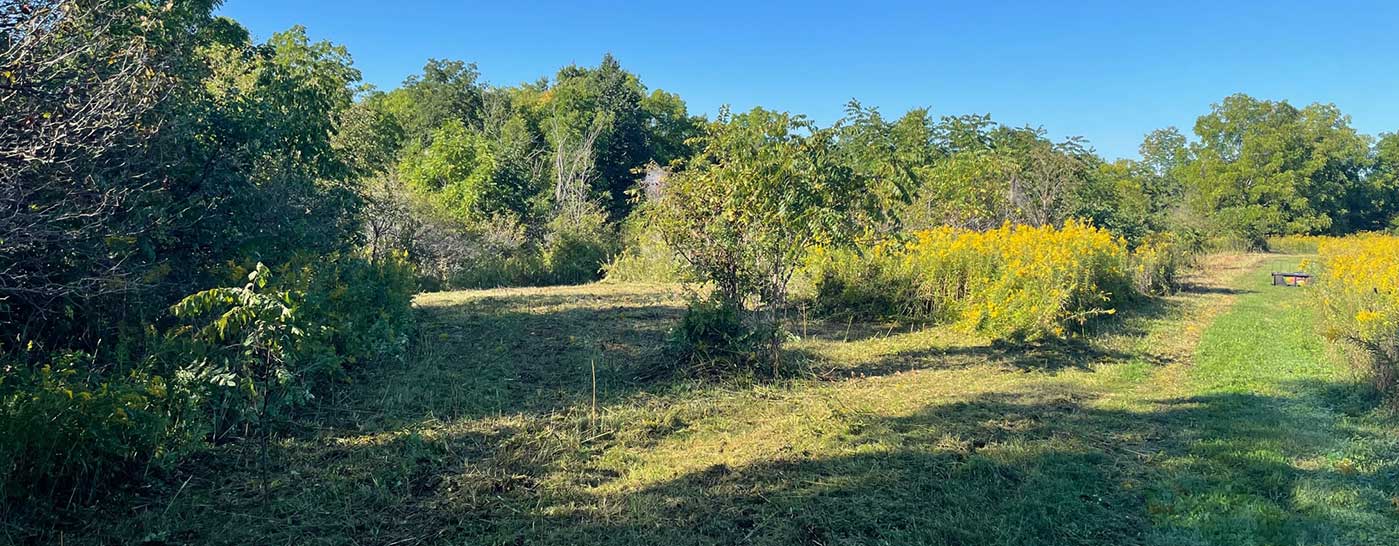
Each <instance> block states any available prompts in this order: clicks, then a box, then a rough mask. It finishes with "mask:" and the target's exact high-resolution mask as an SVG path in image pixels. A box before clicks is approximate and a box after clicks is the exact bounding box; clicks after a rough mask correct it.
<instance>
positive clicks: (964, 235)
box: [806, 221, 1133, 339]
mask: <svg viewBox="0 0 1399 546" xmlns="http://www.w3.org/2000/svg"><path fill="white" fill-rule="evenodd" d="M1128 265H1129V257H1128V252H1127V245H1126V242H1125V241H1123V240H1122V239H1120V238H1116V237H1113V236H1112V235H1111V234H1109V233H1108V232H1107V231H1106V230H1102V229H1099V228H1095V227H1091V226H1088V225H1086V224H1082V223H1078V222H1074V221H1070V222H1068V223H1066V224H1065V225H1064V227H1063V228H1062V229H1056V228H1052V227H1029V226H1014V225H1009V224H1007V225H1004V226H1002V227H1001V228H999V229H994V230H990V231H985V232H975V231H968V230H959V229H954V228H938V229H933V230H927V231H921V232H918V233H916V234H914V236H913V238H912V239H911V240H909V241H907V242H902V243H900V242H897V241H890V242H885V243H882V244H879V245H875V246H873V247H870V248H866V249H864V250H860V251H836V252H820V253H817V255H816V256H815V257H814V259H812V260H811V261H810V262H809V264H808V272H807V273H806V275H807V276H809V277H810V278H811V279H812V284H813V288H814V291H815V294H814V297H815V300H816V301H815V303H816V305H817V307H818V308H819V309H823V310H825V311H827V312H832V311H852V312H857V313H862V314H876V315H884V316H901V317H908V318H916V319H921V320H935V321H944V322H955V323H957V324H959V325H960V326H962V327H964V328H966V329H968V330H973V331H977V332H981V333H984V334H987V335H989V336H992V337H994V338H998V339H1037V338H1043V337H1049V336H1062V335H1063V334H1064V333H1065V330H1066V328H1068V327H1070V326H1072V325H1073V324H1082V323H1084V322H1086V321H1087V320H1088V319H1089V318H1091V317H1094V316H1098V315H1106V314H1112V313H1113V312H1115V310H1114V308H1113V304H1114V303H1115V302H1116V301H1118V300H1120V299H1122V298H1123V297H1128V296H1131V295H1132V294H1133V290H1132V284H1131V282H1130V279H1129V278H1128V275H1127V271H1128Z"/></svg>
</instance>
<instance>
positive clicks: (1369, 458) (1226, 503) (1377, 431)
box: [1148, 258, 1399, 545]
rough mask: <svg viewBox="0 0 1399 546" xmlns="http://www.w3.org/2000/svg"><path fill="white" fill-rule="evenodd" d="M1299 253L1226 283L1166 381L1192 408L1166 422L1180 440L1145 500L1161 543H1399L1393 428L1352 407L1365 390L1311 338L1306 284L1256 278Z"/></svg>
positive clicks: (1313, 324) (1314, 332)
mask: <svg viewBox="0 0 1399 546" xmlns="http://www.w3.org/2000/svg"><path fill="white" fill-rule="evenodd" d="M1296 262H1297V260H1296V259H1286V258H1281V259H1273V260H1269V261H1267V262H1264V263H1263V264H1262V265H1261V266H1260V267H1258V268H1257V271H1255V272H1254V273H1253V274H1250V275H1247V276H1244V277H1240V278H1239V279H1238V280H1237V281H1236V282H1234V283H1233V287H1232V288H1234V289H1235V290H1237V291H1238V292H1239V295H1238V297H1237V299H1236V301H1235V302H1234V303H1233V305H1232V307H1231V308H1230V310H1229V311H1228V312H1227V313H1225V314H1223V315H1222V316H1220V317H1218V318H1217V319H1215V320H1214V321H1213V323H1212V324H1210V326H1209V327H1208V329H1206V330H1205V331H1204V333H1203V336H1202V337H1201V339H1200V341H1199V345H1198V347H1197V349H1196V351H1195V356H1194V359H1193V360H1194V361H1193V364H1192V366H1191V368H1190V370H1189V373H1188V374H1187V376H1186V378H1185V379H1186V381H1184V382H1183V384H1177V385H1162V386H1163V387H1167V388H1171V387H1174V388H1173V389H1172V390H1175V391H1177V392H1179V391H1181V390H1184V391H1185V392H1188V393H1189V396H1188V397H1185V398H1174V399H1170V400H1166V401H1165V402H1164V404H1166V405H1167V406H1179V407H1195V408H1198V409H1199V411H1198V412H1196V413H1195V414H1192V415H1190V416H1189V417H1186V418H1174V419H1168V420H1166V421H1165V422H1163V425H1164V426H1165V427H1168V428H1170V429H1172V430H1175V431H1176V434H1177V435H1180V436H1181V444H1182V445H1181V447H1182V448H1183V450H1181V451H1180V452H1178V453H1174V454H1171V456H1169V457H1168V458H1167V459H1166V460H1165V461H1163V464H1161V465H1160V470H1161V473H1162V478H1163V479H1162V481H1161V483H1160V484H1159V485H1158V486H1157V490H1156V491H1155V492H1154V493H1153V495H1151V501H1149V502H1150V503H1151V504H1149V506H1148V509H1149V511H1151V512H1152V513H1153V514H1155V515H1156V516H1157V517H1156V518H1155V519H1156V523H1157V526H1156V528H1155V529H1153V535H1154V536H1155V537H1156V538H1157V539H1159V540H1158V541H1159V542H1161V543H1163V544H1195V543H1206V544H1375V545H1381V544H1399V519H1396V509H1399V497H1395V496H1394V495H1395V494H1396V493H1399V491H1396V490H1395V489H1394V486H1395V485H1396V482H1395V477H1396V475H1395V473H1396V471H1399V468H1396V464H1395V460H1394V456H1395V447H1396V444H1395V435H1394V429H1393V427H1392V426H1389V427H1385V426H1382V425H1381V424H1380V423H1377V422H1375V421H1373V420H1371V419H1370V418H1365V417H1358V416H1357V415H1359V412H1358V411H1357V410H1358V409H1359V408H1361V407H1363V405H1364V401H1363V400H1358V399H1356V397H1357V396H1358V395H1357V392H1360V391H1362V390H1361V389H1358V388H1357V386H1355V385H1352V384H1350V382H1349V381H1346V379H1345V378H1346V377H1348V373H1349V372H1348V371H1347V370H1346V369H1345V367H1344V365H1343V363H1341V362H1339V358H1338V356H1337V355H1335V354H1333V353H1332V351H1333V349H1332V348H1331V347H1329V346H1328V345H1327V342H1326V341H1325V340H1324V339H1322V338H1321V336H1320V335H1319V333H1318V324H1317V316H1316V312H1315V310H1314V307H1312V306H1310V305H1309V304H1308V302H1307V299H1308V298H1310V297H1312V294H1311V293H1310V292H1309V291H1308V290H1306V289H1283V288H1274V287H1270V286H1264V285H1263V280H1264V277H1263V276H1262V275H1260V274H1259V273H1262V272H1264V271H1265V270H1292V269H1295V266H1296ZM1179 379H1180V378H1179V377H1170V378H1169V379H1168V381H1172V382H1176V381H1179ZM1350 413H1356V414H1357V415H1351V414H1350Z"/></svg>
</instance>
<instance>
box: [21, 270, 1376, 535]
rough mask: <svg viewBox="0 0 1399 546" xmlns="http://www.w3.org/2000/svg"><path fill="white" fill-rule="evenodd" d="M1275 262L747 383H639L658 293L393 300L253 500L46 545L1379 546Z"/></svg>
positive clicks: (82, 531)
mask: <svg viewBox="0 0 1399 546" xmlns="http://www.w3.org/2000/svg"><path fill="white" fill-rule="evenodd" d="M1300 260H1301V259H1300V258H1297V257H1286V256H1283V257H1279V256H1276V255H1259V254H1238V255H1215V256H1210V257H1207V258H1204V259H1203V263H1202V264H1201V266H1200V268H1199V271H1200V273H1198V274H1195V275H1192V276H1189V277H1187V278H1185V279H1183V280H1182V290H1181V291H1180V292H1178V293H1176V294H1174V295H1171V296H1167V297H1163V298H1160V299H1159V300H1155V301H1153V302H1152V303H1150V304H1147V305H1142V306H1137V307H1133V308H1131V309H1127V310H1124V311H1123V312H1121V313H1119V314H1118V316H1116V317H1115V318H1114V320H1112V321H1102V322H1095V323H1090V324H1089V325H1088V326H1087V328H1089V329H1090V333H1091V335H1087V336H1083V337H1081V338H1077V339H1075V340H1072V341H1046V342H1042V343H1035V344H1030V345H1011V344H1006V343H1003V342H992V341H988V339H987V338H985V337H982V336H979V335H977V334H975V333H968V332H967V331H965V330H964V329H960V328H957V327H956V326H955V325H946V326H932V327H923V326H920V325H911V324H904V323H898V322H881V321H872V320H860V321H855V320H837V319H831V320H817V319H810V320H807V321H804V322H802V323H801V326H799V328H801V332H799V334H800V339H799V340H797V341H795V342H792V343H790V344H788V345H787V346H786V349H785V350H786V351H787V352H788V358H790V359H792V360H794V361H800V362H801V363H802V368H801V371H799V372H792V373H791V374H789V375H788V376H786V377H784V378H782V379H780V380H776V381H758V380H743V379H732V380H729V381H724V382H718V383H715V382H699V381H694V380H687V379H684V378H677V377H654V376H651V375H648V372H649V371H650V370H652V369H654V368H653V367H652V366H650V365H648V363H649V362H651V361H654V360H655V359H660V358H664V355H663V354H662V351H661V350H660V349H659V347H661V346H662V345H663V341H664V337H665V334H666V332H665V327H664V325H665V324H666V323H667V321H673V320H675V319H678V317H679V316H680V315H681V313H683V308H684V301H685V300H684V299H683V298H682V297H681V296H682V295H681V293H680V291H679V290H678V287H676V286H675V285H644V284H594V285H583V286H576V287H560V288H519V289H494V290H482V291H457V292H439V293H428V294H422V295H420V296H418V298H417V299H416V301H415V308H416V313H417V314H418V315H419V318H420V321H421V324H422V325H423V328H422V331H421V334H420V338H419V339H418V340H417V341H416V342H415V346H414V349H413V354H412V356H411V357H410V358H409V359H408V360H407V362H406V363H405V364H404V365H401V366H397V367H388V368H382V369H376V370H373V371H372V372H369V371H367V372H366V373H361V374H356V375H355V376H353V377H352V380H351V381H352V382H351V384H349V385H346V388H345V389H344V390H343V391H342V394H340V395H339V396H337V397H335V399H333V400H323V401H321V402H320V403H319V404H315V405H313V406H310V407H308V408H306V411H307V412H309V413H308V414H307V415H304V416H302V417H303V418H302V419H301V420H299V423H301V425H300V426H299V427H298V429H297V430H296V432H295V433H294V434H291V435H290V436H288V437H286V438H284V439H282V440H280V441H279V442H278V444H277V445H276V447H275V449H276V451H277V453H278V455H277V456H276V457H275V458H274V461H275V463H274V464H273V467H272V468H271V469H269V470H267V471H266V472H267V474H266V475H262V474H260V472H261V471H259V470H258V469H257V466H256V465H253V464H249V461H250V460H251V459H252V458H253V457H254V454H253V453H252V452H251V451H250V450H249V449H248V448H247V446H242V445H237V444H234V445H229V446H224V447H223V448H220V449H214V450H211V451H209V452H207V453H203V454H201V455H200V456H199V457H197V458H195V459H193V460H190V461H188V462H187V463H184V464H181V465H180V466H179V467H177V468H176V469H175V470H174V471H173V473H172V474H171V475H170V476H167V477H165V479H163V480H160V481H159V482H156V483H155V484H154V485H151V486H146V487H142V488H138V489H134V490H130V491H126V492H124V494H123V498H122V502H121V503H120V508H119V509H113V507H112V506H107V507H106V509H103V510H99V511H94V512H92V513H89V514H81V515H80V516H78V517H75V518H74V519H72V520H68V521H55V522H51V523H52V524H53V526H54V529H56V530H55V531H54V534H52V535H50V536H49V538H50V539H51V540H55V541H58V540H60V537H61V541H62V542H63V543H65V544H85V543H106V542H109V540H115V541H117V542H130V543H137V542H141V541H145V542H141V543H145V544H162V543H199V544H248V543H271V544H277V543H292V542H294V543H298V544H465V543H469V544H582V543H588V544H656V543H662V542H664V543H671V544H882V543H922V544H965V543H977V544H1007V545H1009V544H1374V545H1383V544H1394V543H1396V541H1399V496H1396V495H1399V463H1396V461H1399V426H1395V424H1394V423H1395V421H1394V418H1393V415H1392V414H1389V413H1386V412H1384V411H1383V410H1377V409H1375V408H1376V406H1375V404H1374V400H1373V399H1372V398H1370V397H1367V396H1365V395H1363V394H1361V393H1364V392H1365V390H1364V389H1363V388H1360V386H1359V385H1357V382H1358V381H1359V378H1358V377H1357V376H1356V375H1355V374H1354V373H1352V372H1351V371H1350V370H1349V368H1347V367H1346V366H1345V365H1344V363H1343V359H1341V358H1340V355H1339V354H1338V353H1337V352H1336V349H1335V348H1334V347H1333V346H1331V345H1329V344H1328V343H1327V342H1326V341H1325V340H1324V339H1323V338H1322V337H1321V335H1320V334H1319V330H1318V328H1317V325H1318V321H1319V315H1318V311H1317V310H1316V309H1315V308H1314V307H1312V306H1309V305H1308V300H1309V299H1311V298H1312V297H1314V294H1313V292H1312V291H1313V290H1314V289H1312V288H1296V289H1293V288H1277V287H1272V286H1269V285H1268V282H1269V277H1268V275H1267V273H1268V272H1269V271H1271V270H1281V269H1291V268H1295V267H1296V266H1297V265H1298V264H1299V262H1300ZM1265 332H1266V333H1267V335H1260V333H1265ZM594 377H595V379H594ZM594 385H596V388H595V389H594ZM263 480H267V487H268V491H267V495H268V496H267V497H266V499H269V500H264V496H263V493H262V492H261V491H260V488H259V486H258V484H259V483H261V482H262V481H263ZM96 537H108V540H99V539H97V538H96Z"/></svg>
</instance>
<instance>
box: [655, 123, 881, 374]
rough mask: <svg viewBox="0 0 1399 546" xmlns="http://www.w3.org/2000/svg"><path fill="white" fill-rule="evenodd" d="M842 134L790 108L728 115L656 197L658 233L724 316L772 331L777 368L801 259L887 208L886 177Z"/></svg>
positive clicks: (845, 236)
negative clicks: (783, 321)
mask: <svg viewBox="0 0 1399 546" xmlns="http://www.w3.org/2000/svg"><path fill="white" fill-rule="evenodd" d="M838 135H839V130H838V129H832V128H827V129H822V128H818V127H816V126H815V125H814V124H812V123H811V122H810V121H809V120H807V119H806V118H804V117H802V116H794V115H791V114H787V113H781V112H772V111H768V110H763V109H761V108H755V109H754V110H752V111H749V112H747V113H744V114H739V115H730V114H729V113H728V112H721V114H720V115H719V118H718V119H717V120H716V121H714V122H713V123H710V124H709V126H708V127H707V128H706V130H705V134H704V136H703V137H702V138H701V147H700V151H699V152H698V153H697V154H696V155H695V156H694V157H693V158H691V159H690V160H688V161H687V162H686V163H685V165H684V169H683V170H681V171H679V172H677V173H675V174H674V175H672V176H671V177H670V178H669V180H667V182H666V184H665V186H664V188H663V189H662V195H661V197H660V199H659V201H658V202H657V209H656V214H657V222H656V225H657V229H659V230H660V233H661V234H662V236H663V237H664V238H665V240H666V241H667V243H668V244H669V245H670V246H671V248H673V249H675V250H676V251H677V252H678V253H679V254H680V255H681V256H682V257H683V258H684V259H685V260H687V261H688V262H689V263H690V265H692V266H693V267H694V269H695V270H696V271H697V272H699V273H700V275H702V276H703V277H704V279H705V280H707V281H710V282H712V283H713V284H714V291H713V294H712V296H711V298H712V300H713V302H714V304H713V306H714V307H716V308H717V309H719V311H718V312H719V313H721V314H729V315H736V316H738V317H741V318H742V319H743V320H744V321H751V322H752V323H753V324H756V325H757V327H756V329H758V330H761V331H766V332H767V333H766V334H764V337H765V338H766V339H768V341H769V344H768V351H769V355H770V356H771V358H772V363H773V366H774V367H776V366H777V363H778V355H779V352H778V351H779V344H780V338H779V337H778V336H777V335H775V331H776V329H777V327H778V326H779V323H780V321H779V316H780V312H781V310H782V308H783V306H784V305H785V303H786V301H787V285H788V282H789V281H790V280H791V277H792V274H793V272H794V271H795V269H796V267H797V265H798V264H799V263H800V260H801V258H802V257H803V256H804V255H805V253H806V252H807V251H808V249H810V248H811V247H813V246H817V245H835V244H841V243H843V242H847V241H849V240H850V239H851V238H852V237H853V236H854V235H855V234H856V233H857V232H858V227H859V224H858V221H857V220H858V219H859V218H860V214H859V213H861V212H870V211H875V210H877V209H878V208H879V204H878V202H877V200H875V199H872V198H871V195H872V194H873V193H875V192H872V191H871V190H872V189H874V188H875V186H876V182H879V181H883V180H884V179H883V178H880V177H879V176H878V175H877V174H876V173H872V172H869V171H864V170H857V169H856V168H853V167H852V166H851V165H850V164H849V163H848V162H847V161H845V160H844V159H845V158H844V157H843V156H842V154H841V152H840V150H839V145H838V141H837V137H838ZM703 308H704V307H703V306H700V307H697V308H696V309H703ZM753 310H756V312H755V311H753ZM692 312H695V309H692Z"/></svg>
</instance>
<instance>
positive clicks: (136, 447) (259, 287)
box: [0, 0, 415, 515]
mask: <svg viewBox="0 0 1399 546" xmlns="http://www.w3.org/2000/svg"><path fill="white" fill-rule="evenodd" d="M213 7H214V2H178V3H164V4H158V5H153V4H150V3H146V2H136V1H119V0H112V1H107V2H60V1H47V2H45V1H36V2H25V3H23V5H22V6H21V5H20V4H16V3H13V2H5V3H3V4H0V49H3V55H0V65H3V66H0V78H3V80H4V82H5V83H4V84H3V85H0V103H3V104H4V108H0V494H2V495H3V498H0V503H3V504H4V507H5V510H4V511H5V513H6V514H7V515H10V514H11V513H12V512H11V510H10V509H11V507H13V509H14V510H19V511H21V512H23V511H30V510H43V509H44V508H45V507H52V506H55V505H57V506H68V505H72V504H82V503H87V502H91V501H94V500H96V499H99V498H100V497H101V496H102V495H103V494H104V493H106V492H107V491H109V489H110V487H111V486H114V485H119V484H123V483H127V482H129V481H130V480H133V479H139V478H142V477H149V476H152V475H159V474H160V471H161V470H162V469H163V468H166V467H167V466H168V465H169V464H170V463H172V462H174V461H176V460H178V457H179V456H180V455H182V454H184V453H186V452H188V451H189V450H191V449H195V448H197V447H198V446H199V445H201V444H203V443H205V442H222V441H225V440H229V439H232V438H235V437H238V436H246V435H248V434H249V433H252V434H256V433H260V432H270V431H272V430H273V429H274V428H275V427H274V426H273V425H272V421H274V420H277V419H282V418H285V417H287V416H289V415H290V414H291V411H292V408H294V407H295V406H296V405H297V404H298V403H300V402H304V401H305V400H307V399H309V398H310V397H311V396H316V395H319V394H323V393H324V392H325V389H327V388H329V387H328V386H329V384H330V383H329V381H327V379H330V378H333V377H336V376H338V375H342V374H344V373H345V369H346V368H347V367H349V366H353V365H367V364H373V363H377V362H383V361H387V360H391V359H394V358H397V357H398V356H399V355H401V354H402V351H403V349H404V347H405V345H406V343H407V341H408V336H409V332H410V331H411V327H412V316H411V312H410V309H409V298H410V297H411V294H412V292H413V290H414V289H415V278H414V277H415V275H414V274H413V273H412V269H411V266H410V265H409V264H408V263H406V262H405V261H404V258H403V256H402V255H396V254H392V253H383V254H380V255H378V256H371V255H368V254H367V253H366V252H365V251H364V249H363V248H362V245H361V241H362V235H361V228H362V220H363V212H364V207H363V204H364V201H365V192H364V191H363V190H362V188H361V187H360V186H359V185H358V184H357V182H356V180H357V174H356V173H357V171H356V169H355V166H354V165H352V164H351V162H350V161H347V159H346V157H345V156H344V155H343V154H342V153H341V151H340V150H339V149H338V148H337V146H336V144H335V143H334V142H332V135H334V134H335V133H336V131H337V129H338V127H339V125H340V123H341V119H342V115H343V114H344V113H345V112H346V111H348V110H349V109H350V107H351V105H352V104H353V102H354V95H355V91H354V85H355V82H356V81H357V80H358V79H359V73H358V72H357V71H356V70H354V68H353V67H352V66H351V64H350V59H349V56H348V53H347V52H345V50H344V49H343V48H340V47H337V46H334V45H331V44H329V43H324V42H320V43H313V42H311V41H309V40H308V39H307V38H306V35H305V33H304V32H303V31H302V29H299V28H294V29H292V30H290V31H287V32H284V33H279V34H276V35H274V36H273V37H271V38H270V39H269V40H268V41H267V42H265V43H253V42H252V41H251V40H250V38H249V36H248V34H247V32H246V31H245V30H243V29H242V28H241V27H239V26H237V24H235V23H233V22H232V21H229V20H227V19H222V18H216V17H213V16H212V15H211V12H212V10H213ZM21 8H22V9H21ZM264 263H265V264H270V267H269V266H264V265H262V264H264ZM252 271H256V272H258V273H257V274H254V275H252V277H253V279H252V280H251V281H248V280H247V278H248V276H249V275H250V272H252ZM245 284H247V285H248V286H244V285H245ZM230 285H233V286H235V287H242V288H223V289H221V288H217V287H220V286H230ZM209 290H213V291H212V292H210V291H209ZM196 293H197V294H201V295H202V296H195V297H196V300H187V299H186V296H187V295H189V294H196ZM201 297H202V298H205V299H203V300H199V298H201ZM182 300H183V301H185V302H186V303H184V304H180V305H178V306H177V305H176V304H177V303H180V302H181V301H182ZM194 301H202V302H203V304H202V305H194V304H193V302H194ZM172 306H175V307H174V309H173V310H172ZM225 306H226V307H227V308H225ZM252 309H256V310H257V311H256V312H252V311H250V310H252ZM274 309H275V310H276V311H277V313H275V314H273V313H271V312H272V311H273V310H274ZM203 312H209V313H216V314H217V315H218V319H217V321H216V322H215V324H217V325H218V326H217V327H216V328H212V329H211V328H207V327H199V328H196V327H195V326H196V325H195V324H190V323H188V322H187V321H189V320H199V319H202V318H204V317H202V316H196V315H201V314H202V313H203ZM273 323H275V324H276V327H272V326H268V325H269V324H273ZM244 334H247V335H244ZM269 336H270V337H269ZM277 336H282V337H285V338H286V339H283V340H280V341H275V342H274V341H272V340H271V338H272V337H277ZM253 359H261V361H260V362H258V363H256V365H255V364H254V363H253V362H252V360H253ZM264 437H265V436H264Z"/></svg>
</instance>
